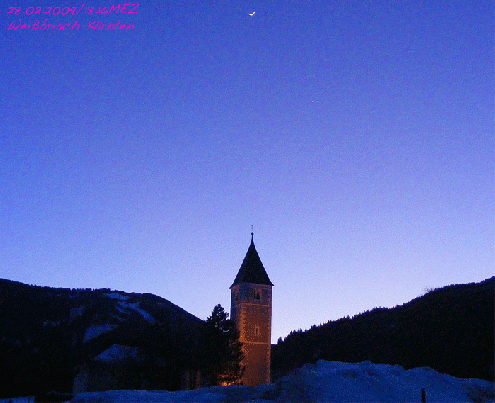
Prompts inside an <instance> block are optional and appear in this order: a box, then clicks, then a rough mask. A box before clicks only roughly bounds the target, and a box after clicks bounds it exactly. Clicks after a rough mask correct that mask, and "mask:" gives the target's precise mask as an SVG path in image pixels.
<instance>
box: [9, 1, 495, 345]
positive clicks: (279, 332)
mask: <svg viewBox="0 0 495 403" xmlns="http://www.w3.org/2000/svg"><path fill="white" fill-rule="evenodd" d="M10 3H12V4H10ZM10 3H8V4H7V3H5V5H3V6H2V8H1V13H0V22H1V30H0V32H1V33H0V35H1V36H0V100H1V101H0V278H8V279H12V280H17V281H21V282H24V283H28V284H36V285H48V286H55V287H73V288H76V287H92V288H100V287H109V288H112V289H118V290H124V291H128V292H151V293H154V294H157V295H160V296H162V297H164V298H167V299H169V300H170V301H172V302H174V303H176V304H177V305H179V306H181V307H183V308H184V309H186V310H187V311H189V312H191V313H192V314H194V315H196V316H198V317H200V318H203V319H205V318H206V317H207V316H208V315H209V314H210V313H211V310H212V309H213V306H214V305H215V304H217V303H221V304H222V305H223V306H224V307H225V308H226V309H229V308H230V299H229V298H230V294H229V293H230V291H229V286H230V285H231V284H232V282H233V280H234V278H235V275H236V273H237V271H238V269H239V267H240V264H241V262H242V259H243V257H244V255H245V253H246V251H247V248H248V246H249V242H250V232H251V224H253V225H254V232H255V238H254V239H255V244H256V247H257V250H258V252H259V254H260V257H261V260H262V261H263V263H264V265H265V268H266V270H267V272H268V274H269V276H270V278H271V280H272V282H273V283H274V284H275V287H274V290H273V291H274V292H273V295H274V300H273V340H274V341H276V339H277V338H278V337H280V336H282V337H284V336H286V335H287V334H288V333H289V332H290V331H291V330H294V329H298V328H302V329H305V328H308V327H310V326H311V325H313V324H319V323H322V322H326V321H327V320H333V319H338V318H340V317H342V316H346V315H350V316H352V315H354V314H357V313H359V312H362V311H364V310H366V309H372V308H373V307H376V306H385V307H391V306H394V305H396V304H401V303H404V302H407V301H408V300H410V299H412V298H414V297H416V296H418V295H420V294H422V293H423V292H424V289H425V288H426V287H430V288H431V287H440V286H444V285H448V284H453V283H467V282H473V281H481V280H483V279H485V278H488V277H491V276H492V275H494V272H495V270H494V250H495V245H494V227H495V207H494V206H495V203H494V195H495V189H494V183H495V180H494V179H495V177H494V159H495V158H494V156H495V150H494V17H493V16H494V7H493V2H492V1H487V0H477V1H468V2H466V1H465V0H451V1H439V0H431V1H397V0H390V1H385V0H375V1H363V0H360V1H321V0H307V1H302V0H280V1H266V0H265V1H226V0H225V1H220V0H211V1H200V0H196V1H192V0H182V1H144V2H142V3H141V4H140V6H139V8H138V9H137V11H138V12H139V14H137V15H125V14H121V15H118V16H116V15H113V14H112V15H92V16H88V15H84V14H80V15H78V16H66V17H60V16H56V17H54V16H53V15H52V16H43V17H42V18H40V19H41V20H42V21H43V20H44V18H48V22H53V21H57V22H71V23H73V22H75V21H78V23H79V24H80V25H83V24H88V21H101V22H102V23H107V24H108V23H115V22H117V21H119V20H120V21H121V22H123V23H128V24H134V29H132V30H125V31H106V30H102V31H100V30H90V29H88V28H82V27H81V28H80V29H79V31H77V30H65V31H62V30H50V31H40V30H32V29H30V30H29V29H27V30H20V29H18V30H9V29H8V27H9V24H11V22H13V21H14V22H16V23H17V22H18V20H19V18H21V19H22V21H23V22H26V23H29V21H31V23H32V24H34V22H35V20H36V19H37V17H35V16H34V15H31V16H26V15H20V16H14V15H12V14H8V11H9V8H8V6H14V5H16V6H21V7H23V10H25V9H26V8H27V7H29V6H41V7H43V9H44V10H45V11H46V10H47V9H46V6H56V5H58V4H60V5H62V6H78V7H80V6H81V5H82V4H83V3H85V4H86V6H92V7H95V8H98V7H104V6H106V7H108V6H110V5H111V4H112V3H108V2H103V1H102V0H95V1H92V2H86V1H84V2H79V3H76V2H73V1H72V2H70V1H66V0H63V1H62V0H60V1H59V2H58V3H57V4H55V3H53V2H51V3H50V2H46V1H31V0H30V1H17V2H10ZM14 3H15V4H14ZM122 4H123V3H122ZM253 11H255V15H254V16H253V17H251V16H249V13H251V12H253Z"/></svg>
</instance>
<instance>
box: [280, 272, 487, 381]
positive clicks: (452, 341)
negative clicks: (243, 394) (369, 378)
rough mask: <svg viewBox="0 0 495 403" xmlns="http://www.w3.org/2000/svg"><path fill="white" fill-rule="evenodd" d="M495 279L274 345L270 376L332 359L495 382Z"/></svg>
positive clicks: (299, 333)
mask: <svg viewBox="0 0 495 403" xmlns="http://www.w3.org/2000/svg"><path fill="white" fill-rule="evenodd" d="M494 290H495V277H492V278H490V279H488V280H485V281H483V282H481V283H477V284H476V283H472V284H464V285H451V286H447V287H444V288H439V289H435V290H430V291H428V292H427V293H426V294H425V295H423V296H422V297H418V298H415V299H413V300H412V301H410V302H408V303H406V304H403V305H401V306H397V307H395V308H391V309H386V308H375V309H373V310H371V311H366V312H364V313H362V314H359V315H356V316H354V317H353V318H352V319H351V318H349V317H347V318H342V319H339V320H337V321H331V322H328V323H325V324H323V325H320V326H313V327H312V328H311V329H309V330H306V331H304V332H303V331H302V330H299V331H294V332H291V333H290V334H289V335H288V336H287V337H286V338H285V339H284V340H281V339H279V341H278V343H277V344H276V345H273V346H272V374H273V377H274V378H278V377H280V376H283V375H286V374H287V373H289V372H290V371H292V370H293V369H295V368H298V367H300V366H302V365H303V364H306V363H315V362H316V361H317V360H319V359H324V360H328V361H344V362H361V361H365V360H369V361H371V362H373V363H383V364H399V365H401V366H403V367H405V368H407V369H409V368H414V367H422V366H428V367H431V368H433V369H435V370H437V371H439V372H442V373H446V374H449V375H453V376H456V377H461V378H479V379H486V380H490V381H493V380H494V318H495V317H494Z"/></svg>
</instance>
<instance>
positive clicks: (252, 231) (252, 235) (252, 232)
mask: <svg viewBox="0 0 495 403" xmlns="http://www.w3.org/2000/svg"><path fill="white" fill-rule="evenodd" d="M253 237H254V230H253V225H252V224H251V243H253Z"/></svg>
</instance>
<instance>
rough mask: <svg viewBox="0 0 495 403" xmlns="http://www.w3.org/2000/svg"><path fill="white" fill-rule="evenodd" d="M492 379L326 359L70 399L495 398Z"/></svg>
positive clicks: (81, 401) (160, 401) (159, 401)
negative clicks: (269, 376) (274, 373)
mask: <svg viewBox="0 0 495 403" xmlns="http://www.w3.org/2000/svg"><path fill="white" fill-rule="evenodd" d="M494 387H495V384H494V383H493V382H488V381H482V380H478V379H460V378H454V377H452V376H449V375H444V374H440V373H438V372H436V371H434V370H432V369H430V368H415V369H411V370H408V371H406V370H405V369H403V368H402V367H400V366H398V365H385V364H372V363H370V362H368V361H365V362H362V363H358V364H348V363H342V362H327V361H323V360H320V361H318V363H317V364H314V365H312V364H307V365H305V366H303V367H302V368H300V369H298V370H296V371H295V372H294V373H293V374H292V375H290V376H287V377H284V378H282V379H280V380H278V381H277V382H276V383H273V384H270V385H262V386H258V387H249V386H239V387H213V388H204V389H197V390H191V391H179V392H166V391H139V390H137V391H129V390H126V391H124V390H123V391H108V392H99V393H81V394H78V395H76V396H75V397H74V399H73V400H72V401H73V402H77V403H86V402H88V403H89V402H105V403H107V402H108V403H110V402H115V403H120V402H122V403H123V402H132V403H136V402H150V403H153V402H154V403H167V402H223V401H229V402H252V403H255V402H256V403H262V402H298V403H299V402H386V403H388V402H420V401H421V389H425V392H426V401H427V402H429V403H430V402H495V392H494Z"/></svg>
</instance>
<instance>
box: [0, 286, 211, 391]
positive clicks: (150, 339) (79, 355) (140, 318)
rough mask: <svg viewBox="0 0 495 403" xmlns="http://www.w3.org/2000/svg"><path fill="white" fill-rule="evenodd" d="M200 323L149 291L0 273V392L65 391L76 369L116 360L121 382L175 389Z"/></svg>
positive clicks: (190, 359) (192, 361)
mask: <svg viewBox="0 0 495 403" xmlns="http://www.w3.org/2000/svg"><path fill="white" fill-rule="evenodd" d="M202 326H203V321H201V320H200V319H198V318H196V317H195V316H193V315H191V314H189V313H188V312H186V311H184V310H183V309H181V308H179V307H178V306H176V305H174V304H172V303H171V302H169V301H167V300H165V299H163V298H160V297H157V296H155V295H152V294H134V293H125V292H121V291H111V290H110V289H98V290H91V289H61V288H50V287H38V286H30V285H25V284H22V283H18V282H14V281H9V280H0V373H1V374H2V376H1V377H0V397H12V396H22V395H34V394H39V393H44V392H47V391H58V392H71V391H72V388H73V379H74V377H75V376H76V375H77V373H78V372H79V371H81V370H82V369H85V368H86V369H87V368H91V366H93V367H94V366H95V365H99V367H100V368H98V369H99V370H100V372H101V370H102V369H105V370H107V372H108V371H109V370H110V369H112V370H113V371H114V373H115V365H116V363H117V364H118V365H119V366H120V367H119V368H120V373H119V377H120V379H119V382H120V385H124V386H127V387H129V388H132V387H136V388H137V387H141V386H142V385H144V384H146V385H149V386H150V387H157V388H163V389H169V390H174V389H179V387H180V382H181V379H182V378H183V375H184V373H185V372H186V371H187V370H190V369H195V368H196V367H197V366H198V365H199V364H198V363H197V362H196V352H197V351H196V350H197V348H198V346H197V343H198V340H199V339H200V336H199V334H200V332H201V329H202ZM112 352H113V353H114V355H115V353H117V355H119V354H120V356H115V357H109V354H110V355H111V353H112ZM123 353H125V354H127V357H122V354H123ZM125 354H124V355H125ZM95 358H96V359H95ZM124 359H125V363H123V360H124ZM124 378H125V379H124Z"/></svg>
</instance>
